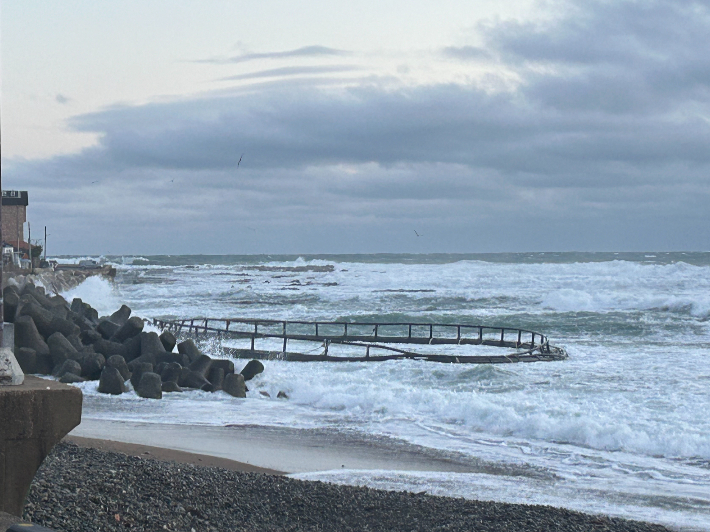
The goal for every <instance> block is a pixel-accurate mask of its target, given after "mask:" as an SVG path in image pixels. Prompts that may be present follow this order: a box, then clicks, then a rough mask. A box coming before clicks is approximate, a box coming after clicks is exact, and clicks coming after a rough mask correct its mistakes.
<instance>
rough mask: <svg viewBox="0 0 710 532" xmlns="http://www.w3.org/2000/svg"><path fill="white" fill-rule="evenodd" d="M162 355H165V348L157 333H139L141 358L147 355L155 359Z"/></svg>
mask: <svg viewBox="0 0 710 532" xmlns="http://www.w3.org/2000/svg"><path fill="white" fill-rule="evenodd" d="M162 353H165V348H164V347H163V344H162V342H161V341H160V338H159V337H158V334H157V333H154V332H148V333H146V332H143V333H141V356H143V355H146V354H148V355H153V356H154V357H157V356H158V355H160V354H162Z"/></svg>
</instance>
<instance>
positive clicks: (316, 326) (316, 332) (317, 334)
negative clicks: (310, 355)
mask: <svg viewBox="0 0 710 532" xmlns="http://www.w3.org/2000/svg"><path fill="white" fill-rule="evenodd" d="M316 336H318V322H316Z"/></svg>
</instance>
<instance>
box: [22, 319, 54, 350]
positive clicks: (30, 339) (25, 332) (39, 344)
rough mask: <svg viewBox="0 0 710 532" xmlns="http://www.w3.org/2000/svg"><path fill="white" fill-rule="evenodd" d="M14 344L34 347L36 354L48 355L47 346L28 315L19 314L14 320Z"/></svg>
mask: <svg viewBox="0 0 710 532" xmlns="http://www.w3.org/2000/svg"><path fill="white" fill-rule="evenodd" d="M15 345H16V346H17V347H29V348H30V349H34V350H35V351H36V353H37V355H48V356H49V346H48V345H47V342H45V341H44V338H42V335H41V334H40V333H39V331H38V330H37V327H36V325H35V322H34V320H33V319H32V317H30V316H20V317H18V318H17V319H16V320H15Z"/></svg>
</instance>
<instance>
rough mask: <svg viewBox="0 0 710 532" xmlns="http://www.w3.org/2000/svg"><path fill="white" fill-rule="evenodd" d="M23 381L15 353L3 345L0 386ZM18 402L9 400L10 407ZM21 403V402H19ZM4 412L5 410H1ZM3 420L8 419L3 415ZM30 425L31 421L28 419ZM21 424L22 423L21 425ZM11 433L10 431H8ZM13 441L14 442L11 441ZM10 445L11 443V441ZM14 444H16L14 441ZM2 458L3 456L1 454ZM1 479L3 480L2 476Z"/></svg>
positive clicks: (0, 352)
mask: <svg viewBox="0 0 710 532" xmlns="http://www.w3.org/2000/svg"><path fill="white" fill-rule="evenodd" d="M23 382H25V373H24V372H23V371H22V368H21V367H20V364H18V363H17V359H16V358H15V354H14V353H13V352H12V349H10V348H9V347H3V348H0V386H19V385H21V384H22V383H23ZM17 403H18V402H17V401H15V402H14V403H13V402H12V401H10V402H9V405H11V406H10V408H12V406H14V405H16V404H17ZM5 404H8V402H5ZM20 404H21V403H20ZM3 414H5V412H3ZM17 414H18V412H10V415H11V416H12V415H14V416H17ZM3 418H4V420H6V419H8V418H7V417H5V416H4V415H3ZM9 419H10V423H13V422H15V423H16V421H14V420H13V418H9ZM28 421H29V423H30V426H31V423H32V421H31V420H28ZM21 426H22V425H21ZM2 430H3V432H4V431H5V430H6V429H5V427H4V426H3V427H2ZM10 430H12V429H10ZM10 434H12V432H11V433H10ZM3 440H4V441H3V444H5V443H6V442H7V440H6V439H5V438H3ZM13 443H14V442H13ZM11 445H12V443H11ZM14 445H17V444H16V443H14ZM3 447H6V445H3ZM4 452H5V449H4V448H3V454H4ZM3 458H4V456H3ZM4 466H5V464H3V469H4ZM3 480H5V479H4V478H3Z"/></svg>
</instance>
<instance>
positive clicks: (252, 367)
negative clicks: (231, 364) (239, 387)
mask: <svg viewBox="0 0 710 532" xmlns="http://www.w3.org/2000/svg"><path fill="white" fill-rule="evenodd" d="M262 371H264V364H262V363H261V362H259V361H258V360H250V361H249V362H247V365H246V366H244V369H243V370H242V371H241V374H242V375H244V380H245V381H250V380H252V379H253V378H254V377H255V376H256V375H258V374H259V373H261V372H262Z"/></svg>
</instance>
